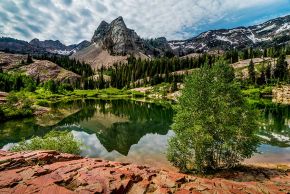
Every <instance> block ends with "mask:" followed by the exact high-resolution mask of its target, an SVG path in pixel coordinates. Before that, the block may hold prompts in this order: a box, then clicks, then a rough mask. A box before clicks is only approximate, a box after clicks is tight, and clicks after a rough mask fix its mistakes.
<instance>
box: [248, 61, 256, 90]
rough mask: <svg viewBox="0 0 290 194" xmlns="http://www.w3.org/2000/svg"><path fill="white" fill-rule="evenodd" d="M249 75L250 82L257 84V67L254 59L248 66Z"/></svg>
mask: <svg viewBox="0 0 290 194" xmlns="http://www.w3.org/2000/svg"><path fill="white" fill-rule="evenodd" d="M248 73H249V79H250V82H251V83H252V84H254V83H255V82H256V73H255V65H254V62H253V60H252V59H251V61H250V64H249V66H248Z"/></svg>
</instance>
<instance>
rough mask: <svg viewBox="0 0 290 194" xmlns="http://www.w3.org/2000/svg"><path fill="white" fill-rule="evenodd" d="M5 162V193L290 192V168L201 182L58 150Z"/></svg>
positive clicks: (1, 173)
mask: <svg viewBox="0 0 290 194" xmlns="http://www.w3.org/2000/svg"><path fill="white" fill-rule="evenodd" d="M0 162H1V164H2V165H1V170H0V177H1V179H0V185H1V187H0V192H8V193H9V192H10V193H24V192H32V191H34V192H40V191H41V192H44V193H46V192H47V193H49V192H58V193H77V192H90V191H94V192H96V191H98V192H100V193H101V192H106V193H112V192H119V193H124V192H126V193H147V192H148V193H150V192H151V193H153V192H158V193H168V192H172V193H178V192H180V193H192V192H196V193H198V192H205V191H207V192H211V193H214V192H220V191H221V189H222V192H223V193H226V192H227V193H233V192H234V193H237V192H238V193H265V192H269V193H284V192H285V193H286V192H287V191H289V189H290V185H289V183H290V171H289V168H288V169H287V170H279V169H265V168H252V167H247V168H243V169H241V170H240V171H239V172H235V173H230V172H221V173H220V174H218V175H214V176H207V177H204V176H203V177H199V176H195V175H186V174H182V173H177V172H172V171H166V170H162V169H157V168H153V167H147V166H143V165H134V164H131V163H121V162H111V161H106V160H100V159H91V158H82V157H79V156H74V155H70V154H60V153H58V152H55V151H33V152H21V153H11V152H4V151H0ZM229 173H230V174H229ZM241 178H243V179H241Z"/></svg>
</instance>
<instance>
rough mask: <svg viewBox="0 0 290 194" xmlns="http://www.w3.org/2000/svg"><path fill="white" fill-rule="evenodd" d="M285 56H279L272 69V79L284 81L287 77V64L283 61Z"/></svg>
mask: <svg viewBox="0 0 290 194" xmlns="http://www.w3.org/2000/svg"><path fill="white" fill-rule="evenodd" d="M285 59H286V56H285V55H284V54H282V55H280V56H279V58H278V60H277V64H276V67H275V69H274V77H275V79H278V80H281V81H282V80H285V79H287V76H288V63H287V61H285Z"/></svg>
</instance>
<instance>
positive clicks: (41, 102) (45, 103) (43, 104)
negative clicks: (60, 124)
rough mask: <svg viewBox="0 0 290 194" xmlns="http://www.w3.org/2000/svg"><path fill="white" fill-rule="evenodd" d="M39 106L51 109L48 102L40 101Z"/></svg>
mask: <svg viewBox="0 0 290 194" xmlns="http://www.w3.org/2000/svg"><path fill="white" fill-rule="evenodd" d="M36 104H37V105H39V106H44V107H49V106H50V103H49V102H48V101H47V100H39V101H37V102H36Z"/></svg>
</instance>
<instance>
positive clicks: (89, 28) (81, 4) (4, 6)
mask: <svg viewBox="0 0 290 194" xmlns="http://www.w3.org/2000/svg"><path fill="white" fill-rule="evenodd" d="M274 5H275V6H279V5H280V6H282V5H283V6H285V5H289V0H251V1H241V0H178V1H177V0H150V1H148V0H119V1H116V0H81V1H80V0H34V1H30V0H22V1H19V0H1V1H0V20H1V21H2V24H3V25H2V26H0V32H1V33H3V34H8V35H11V36H13V37H16V38H20V39H25V40H29V39H32V38H34V37H37V38H40V39H60V40H61V41H63V42H64V43H67V44H68V43H76V42H78V41H81V40H83V39H87V40H90V38H91V36H92V35H93V32H94V30H95V29H96V28H97V26H98V25H99V23H100V22H101V20H106V21H108V22H110V21H111V20H113V19H115V18H116V17H118V16H120V15H121V16H123V17H124V19H125V22H126V24H127V25H128V27H130V28H132V29H135V30H136V32H137V33H138V34H139V35H141V36H142V37H146V38H147V37H158V36H165V37H167V38H169V39H177V38H188V37H190V36H192V34H194V33H195V32H196V31H197V30H200V29H201V26H204V25H210V24H211V23H215V22H218V21H221V20H226V19H227V17H232V16H231V15H232V14H237V13H239V12H241V11H244V10H246V9H250V8H255V9H256V10H257V11H261V10H262V9H263V7H265V6H268V7H269V6H274ZM289 7H290V6H289ZM289 11H290V9H289ZM249 15H250V14H249Z"/></svg>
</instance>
